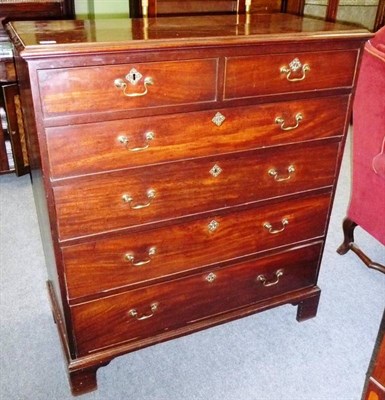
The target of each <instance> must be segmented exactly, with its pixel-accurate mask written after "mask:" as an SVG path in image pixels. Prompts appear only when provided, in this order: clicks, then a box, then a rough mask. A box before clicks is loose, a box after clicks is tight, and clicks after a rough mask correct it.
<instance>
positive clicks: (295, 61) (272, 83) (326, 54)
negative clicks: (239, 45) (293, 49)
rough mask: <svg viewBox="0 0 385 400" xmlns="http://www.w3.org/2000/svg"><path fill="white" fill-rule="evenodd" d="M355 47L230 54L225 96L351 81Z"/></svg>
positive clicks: (332, 85) (334, 85) (325, 86)
mask: <svg viewBox="0 0 385 400" xmlns="http://www.w3.org/2000/svg"><path fill="white" fill-rule="evenodd" d="M357 55H358V52H357V51H356V50H344V51H321V52H306V53H301V52H299V53H287V54H286V53H285V54H273V55H256V56H243V57H229V58H227V59H226V77H225V99H235V98H243V97H254V96H261V95H271V94H276V93H288V92H298V91H308V90H320V89H330V88H337V87H338V88H340V87H345V88H350V87H351V86H352V85H353V78H354V71H355V65H356V62H357Z"/></svg>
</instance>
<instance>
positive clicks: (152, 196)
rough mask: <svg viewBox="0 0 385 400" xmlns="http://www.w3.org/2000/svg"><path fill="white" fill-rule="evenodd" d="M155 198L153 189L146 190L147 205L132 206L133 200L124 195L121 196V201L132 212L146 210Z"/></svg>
mask: <svg viewBox="0 0 385 400" xmlns="http://www.w3.org/2000/svg"><path fill="white" fill-rule="evenodd" d="M155 196H156V192H155V190H154V189H148V190H147V198H148V200H149V201H148V202H147V203H144V204H133V200H134V199H133V198H132V196H130V195H129V194H124V195H123V196H122V200H123V201H124V202H125V203H128V204H129V205H130V208H131V209H132V210H140V209H141V208H146V207H148V206H150V205H151V201H152V200H153V199H154V198H155Z"/></svg>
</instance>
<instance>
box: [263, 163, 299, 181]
mask: <svg viewBox="0 0 385 400" xmlns="http://www.w3.org/2000/svg"><path fill="white" fill-rule="evenodd" d="M294 172H295V167H294V165H289V166H288V167H287V176H284V177H281V176H279V175H278V171H277V170H276V169H275V168H271V169H269V171H268V174H269V175H270V176H273V177H274V180H276V181H277V182H282V181H287V180H289V179H290V178H291V177H292V175H293V174H294Z"/></svg>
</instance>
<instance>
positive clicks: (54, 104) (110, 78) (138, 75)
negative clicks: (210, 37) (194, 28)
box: [39, 59, 217, 117]
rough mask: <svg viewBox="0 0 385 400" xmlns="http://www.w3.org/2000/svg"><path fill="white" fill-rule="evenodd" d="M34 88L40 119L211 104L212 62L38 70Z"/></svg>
mask: <svg viewBox="0 0 385 400" xmlns="http://www.w3.org/2000/svg"><path fill="white" fill-rule="evenodd" d="M133 71H136V72H135V73H134V72H133ZM197 71H198V72H199V79H197ZM134 79H135V80H134ZM146 79H147V80H146ZM149 79H151V84H150V83H147V82H148V80H149ZM116 80H120V81H119V82H120V87H119V85H118V84H117V83H116ZM119 82H118V83H119ZM130 82H133V83H130ZM39 85H40V93H41V101H42V107H43V112H44V115H45V117H54V116H61V115H65V114H84V113H89V112H91V113H98V112H110V111H119V110H120V111H121V110H133V109H138V108H145V107H160V106H169V105H178V104H191V103H205V102H212V101H214V100H216V85H217V59H207V60H189V61H174V62H156V63H146V64H123V65H109V66H93V67H87V68H72V69H71V68H69V69H53V70H40V71H39Z"/></svg>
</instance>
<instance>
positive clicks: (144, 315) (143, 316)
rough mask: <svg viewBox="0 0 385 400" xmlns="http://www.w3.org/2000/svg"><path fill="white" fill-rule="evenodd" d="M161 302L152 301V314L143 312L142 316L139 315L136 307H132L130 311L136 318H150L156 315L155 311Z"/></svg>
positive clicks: (140, 319) (139, 319)
mask: <svg viewBox="0 0 385 400" xmlns="http://www.w3.org/2000/svg"><path fill="white" fill-rule="evenodd" d="M158 306H159V303H152V304H151V306H150V307H151V313H150V314H143V315H141V316H139V315H138V311H136V309H135V308H132V309H131V310H130V311H129V312H128V313H129V314H130V316H131V317H133V318H135V319H136V320H137V321H144V320H145V319H149V318H151V317H153V316H154V314H155V312H156V311H157V310H158Z"/></svg>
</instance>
